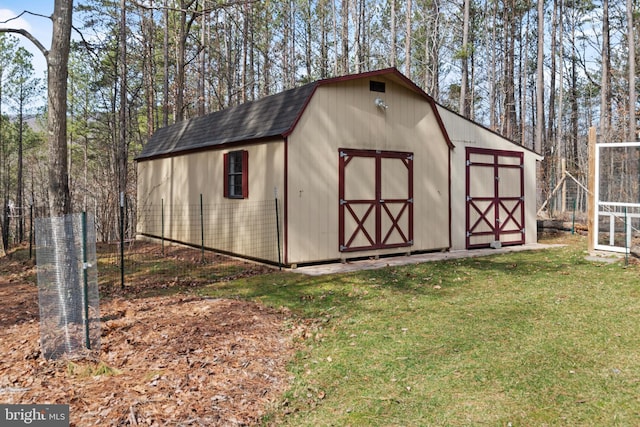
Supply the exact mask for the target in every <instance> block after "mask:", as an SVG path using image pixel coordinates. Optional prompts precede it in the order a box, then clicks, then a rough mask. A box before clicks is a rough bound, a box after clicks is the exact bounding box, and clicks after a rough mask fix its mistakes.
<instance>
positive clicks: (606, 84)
mask: <svg viewBox="0 0 640 427" xmlns="http://www.w3.org/2000/svg"><path fill="white" fill-rule="evenodd" d="M609 40H610V36H609V0H602V80H601V83H600V135H601V136H602V138H603V140H604V141H608V140H609V138H610V137H611V135H610V131H611V48H610V46H609ZM573 62H574V63H575V60H574V61H573Z"/></svg>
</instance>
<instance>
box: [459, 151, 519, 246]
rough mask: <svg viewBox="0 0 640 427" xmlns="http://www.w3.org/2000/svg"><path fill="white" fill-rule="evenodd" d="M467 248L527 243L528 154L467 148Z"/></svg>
mask: <svg viewBox="0 0 640 427" xmlns="http://www.w3.org/2000/svg"><path fill="white" fill-rule="evenodd" d="M466 156H467V163H466V189H467V190H466V193H467V194H466V199H467V202H466V211H467V212H466V236H467V238H466V246H467V248H468V249H472V248H481V247H488V246H490V245H491V244H492V243H493V242H500V245H503V246H504V245H521V244H524V241H525V239H524V236H525V229H524V153H522V152H517V151H496V150H487V149H481V148H467V151H466Z"/></svg>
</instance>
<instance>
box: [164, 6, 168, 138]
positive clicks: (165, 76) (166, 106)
mask: <svg viewBox="0 0 640 427" xmlns="http://www.w3.org/2000/svg"><path fill="white" fill-rule="evenodd" d="M162 57H163V60H164V62H163V69H164V85H163V86H162V112H163V115H162V126H164V127H167V126H169V8H168V0H164V38H163V46H162Z"/></svg>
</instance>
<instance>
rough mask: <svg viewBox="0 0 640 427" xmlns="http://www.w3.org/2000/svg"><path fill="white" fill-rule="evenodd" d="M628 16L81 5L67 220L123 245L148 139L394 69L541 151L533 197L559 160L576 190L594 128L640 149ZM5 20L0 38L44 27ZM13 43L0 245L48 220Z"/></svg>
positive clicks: (210, 0) (373, 5) (468, 0)
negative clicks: (266, 100) (324, 84)
mask: <svg viewBox="0 0 640 427" xmlns="http://www.w3.org/2000/svg"><path fill="white" fill-rule="evenodd" d="M637 3H638V1H637V0H625V1H624V2H623V1H620V2H612V4H609V0H601V1H597V0H540V1H538V2H535V1H533V0H406V1H400V0H265V1H258V0H254V1H251V0H139V1H134V0H82V1H76V2H75V9H74V15H73V23H74V31H73V34H72V40H73V41H72V48H71V54H70V59H69V79H68V85H69V86H68V91H67V105H68V114H67V119H68V127H67V134H68V140H67V145H68V156H67V157H68V167H69V190H70V195H71V202H72V205H73V210H74V211H81V210H84V211H88V212H91V213H94V214H95V218H96V225H97V227H98V235H99V236H100V239H101V240H103V241H110V240H117V239H119V226H118V224H119V215H120V210H119V203H120V202H119V200H120V193H124V194H125V197H126V201H127V211H128V214H127V215H128V216H130V217H135V212H136V205H135V203H136V184H135V183H136V176H135V167H133V158H134V157H135V156H136V155H137V154H138V153H139V152H140V150H141V148H142V146H143V145H144V144H145V142H146V141H147V140H148V138H149V136H150V135H151V134H152V133H153V132H154V131H155V130H156V129H158V128H160V127H163V126H167V125H170V124H172V123H175V122H178V121H181V120H184V119H187V118H190V117H195V116H199V115H203V114H207V113H209V112H213V111H217V110H220V109H224V108H227V107H230V106H234V105H238V104H241V103H244V102H248V101H252V100H255V99H259V98H261V97H264V96H267V95H270V94H274V93H277V92H280V91H282V90H286V89H289V88H292V87H295V86H298V85H301V84H304V83H308V82H310V81H314V80H317V79H323V78H329V77H333V76H340V75H345V74H352V73H360V72H365V71H369V70H375V69H380V68H387V67H397V68H398V69H399V70H400V71H401V72H402V73H403V74H405V75H406V76H407V77H408V78H410V79H411V80H413V81H414V82H415V83H416V84H417V85H418V86H420V87H421V88H423V89H424V90H425V92H427V93H428V94H429V95H431V96H432V97H433V98H434V99H435V100H436V101H437V102H439V103H441V104H443V105H444V106H446V107H448V108H450V109H452V110H454V111H457V112H459V113H460V114H462V115H464V116H466V117H468V118H470V119H472V120H474V121H476V122H478V123H480V124H483V125H484V126H486V127H488V128H490V129H492V130H494V131H496V132H499V133H501V134H502V135H504V136H505V137H507V138H509V139H511V140H513V141H515V142H516V143H518V144H522V145H524V146H526V147H527V148H530V149H532V150H535V151H537V152H539V153H541V154H542V155H544V160H543V162H542V165H541V168H540V173H539V184H538V186H539V188H540V190H541V191H540V198H541V200H544V199H546V196H547V195H548V194H549V193H550V192H551V190H552V189H553V187H554V186H555V184H556V182H557V181H558V180H559V179H560V177H559V173H560V166H559V165H560V159H566V164H567V168H568V170H569V171H570V172H571V173H572V174H573V176H576V177H577V178H578V179H581V180H582V181H583V182H584V181H586V171H587V133H588V129H589V127H591V126H597V128H598V133H599V137H598V138H599V142H615V141H629V140H637V139H638V118H639V115H638V99H637V76H636V71H635V70H636V67H637V59H636V54H635V46H636V45H637V44H638V35H637V33H638V31H637V29H638V4H637ZM40 8H42V7H41V6H40ZM1 12H3V13H1V14H0V21H4V22H1V23H0V25H2V26H10V25H12V24H15V23H16V22H17V21H18V20H17V19H13V18H16V17H19V19H25V18H29V17H38V16H37V15H45V16H44V17H45V19H46V17H48V14H49V13H50V11H46V12H44V13H43V12H42V11H29V10H27V11H26V12H22V11H7V10H4V11H1ZM7 12H14V13H13V15H12V14H11V13H9V15H7ZM21 12H22V13H21ZM39 17H40V18H43V16H39ZM18 37H19V36H15V35H12V34H5V33H0V197H1V201H2V205H3V206H4V209H3V212H2V225H3V227H2V229H3V234H4V235H3V242H4V244H5V245H9V244H15V243H19V242H21V241H24V240H25V238H27V231H26V228H25V219H26V217H27V215H28V210H29V209H30V208H31V207H32V206H35V207H37V208H38V207H45V206H48V198H49V194H48V192H47V188H48V183H47V180H48V173H47V166H48V159H47V156H48V153H47V149H46V145H47V141H46V132H45V131H44V129H46V114H47V111H46V108H45V107H42V106H41V105H43V99H44V95H45V89H44V84H45V82H46V78H44V77H43V76H40V75H38V73H37V72H36V71H35V70H36V69H37V68H38V65H37V64H38V63H39V61H41V58H37V56H38V55H40V52H38V51H37V50H33V49H29V48H26V47H25V46H24V44H23V43H20V39H19V38H18ZM41 42H43V43H46V41H44V40H42V41H41ZM34 64H35V65H34ZM127 223H128V224H132V222H131V221H128V222H127ZM128 232H129V233H133V232H134V231H133V230H128Z"/></svg>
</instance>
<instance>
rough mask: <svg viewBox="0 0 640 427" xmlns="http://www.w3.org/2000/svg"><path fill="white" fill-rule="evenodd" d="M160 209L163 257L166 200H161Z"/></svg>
mask: <svg viewBox="0 0 640 427" xmlns="http://www.w3.org/2000/svg"><path fill="white" fill-rule="evenodd" d="M160 209H161V211H160V241H161V242H162V256H164V199H161V207H160Z"/></svg>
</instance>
